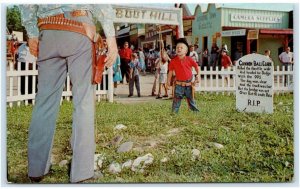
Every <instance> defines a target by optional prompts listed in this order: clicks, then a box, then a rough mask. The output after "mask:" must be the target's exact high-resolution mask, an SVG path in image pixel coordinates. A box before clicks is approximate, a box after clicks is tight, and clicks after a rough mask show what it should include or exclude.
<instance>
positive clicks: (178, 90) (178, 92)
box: [172, 85, 199, 113]
mask: <svg viewBox="0 0 300 189" xmlns="http://www.w3.org/2000/svg"><path fill="white" fill-rule="evenodd" d="M184 96H185V97H186V100H187V103H188V106H189V109H190V110H192V111H195V112H199V109H198V108H197V107H196V103H195V100H194V99H193V95H192V86H185V87H184V86H181V85H175V92H174V97H173V105H172V112H175V113H178V111H179V108H180V105H181V99H183V97H184Z"/></svg>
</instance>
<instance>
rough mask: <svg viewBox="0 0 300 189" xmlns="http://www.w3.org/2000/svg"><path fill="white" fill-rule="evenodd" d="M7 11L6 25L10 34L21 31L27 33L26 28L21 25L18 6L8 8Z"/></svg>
mask: <svg viewBox="0 0 300 189" xmlns="http://www.w3.org/2000/svg"><path fill="white" fill-rule="evenodd" d="M6 10H7V12H6V24H7V28H8V30H9V32H12V31H19V32H23V33H26V31H25V28H24V26H22V24H21V13H20V10H19V8H18V6H16V5H14V6H13V7H12V8H9V7H7V9H6Z"/></svg>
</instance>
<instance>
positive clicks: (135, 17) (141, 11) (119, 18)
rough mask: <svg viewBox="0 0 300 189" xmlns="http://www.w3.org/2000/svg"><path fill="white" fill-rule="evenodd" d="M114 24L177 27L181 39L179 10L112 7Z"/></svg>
mask: <svg viewBox="0 0 300 189" xmlns="http://www.w3.org/2000/svg"><path fill="white" fill-rule="evenodd" d="M113 8H114V10H115V13H116V14H115V18H114V22H115V23H139V24H141V23H144V24H161V25H178V27H179V37H183V23H182V10H181V8H156V7H155V8H154V7H135V6H120V5H113Z"/></svg>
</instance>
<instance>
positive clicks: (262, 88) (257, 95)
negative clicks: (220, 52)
mask: <svg viewBox="0 0 300 189" xmlns="http://www.w3.org/2000/svg"><path fill="white" fill-rule="evenodd" d="M236 108H237V110H238V111H241V112H242V111H245V112H258V113H273V62H272V60H270V59H269V58H268V57H266V56H264V55H261V54H249V55H246V56H243V57H242V58H240V59H239V60H238V61H237V62H236Z"/></svg>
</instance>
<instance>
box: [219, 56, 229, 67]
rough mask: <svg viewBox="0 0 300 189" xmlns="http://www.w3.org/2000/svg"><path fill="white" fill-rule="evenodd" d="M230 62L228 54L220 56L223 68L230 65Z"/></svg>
mask: <svg viewBox="0 0 300 189" xmlns="http://www.w3.org/2000/svg"><path fill="white" fill-rule="evenodd" d="M230 62H231V59H230V56H228V55H224V56H222V60H221V63H222V66H223V67H224V69H226V68H228V67H229V66H230Z"/></svg>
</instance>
